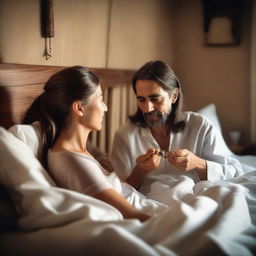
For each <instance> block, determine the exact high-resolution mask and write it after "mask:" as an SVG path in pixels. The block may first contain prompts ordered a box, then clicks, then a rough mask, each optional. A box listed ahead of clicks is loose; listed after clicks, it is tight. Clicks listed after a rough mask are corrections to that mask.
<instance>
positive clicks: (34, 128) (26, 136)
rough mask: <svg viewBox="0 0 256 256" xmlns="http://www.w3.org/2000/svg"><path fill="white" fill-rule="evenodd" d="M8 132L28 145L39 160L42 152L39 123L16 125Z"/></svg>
mask: <svg viewBox="0 0 256 256" xmlns="http://www.w3.org/2000/svg"><path fill="white" fill-rule="evenodd" d="M8 131H9V132H11V133H12V134H13V135H14V136H15V137H17V138H18V139H20V140H22V141H23V142H24V143H25V144H26V145H28V146H29V148H30V149H31V150H32V152H33V153H34V155H35V156H36V157H37V158H38V156H39V154H40V152H41V148H40V140H39V136H40V132H39V123H37V122H35V123H33V125H29V124H15V125H13V126H12V127H11V128H9V130H8Z"/></svg>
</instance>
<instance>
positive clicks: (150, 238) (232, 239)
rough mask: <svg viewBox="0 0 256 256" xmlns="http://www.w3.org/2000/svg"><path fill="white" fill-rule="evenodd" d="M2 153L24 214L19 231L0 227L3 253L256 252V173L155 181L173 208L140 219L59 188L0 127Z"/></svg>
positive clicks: (2, 168) (156, 193)
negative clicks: (219, 178)
mask: <svg viewBox="0 0 256 256" xmlns="http://www.w3.org/2000/svg"><path fill="white" fill-rule="evenodd" d="M0 152H1V154H0V182H1V184H2V185H4V186H5V187H6V188H7V189H8V190H9V192H10V193H11V195H12V198H13V200H14V201H15V203H16V207H17V209H18V210H19V213H20V214H21V217H20V219H19V226H20V230H19V231H16V232H14V231H12V232H0V255H8V256H9V255H44V256H45V255H47V256H48V255H72V256H76V255H243V256H246V255H256V226H255V225H256V171H253V172H247V173H246V174H244V175H243V176H241V177H238V178H233V179H230V180H227V181H219V182H215V183H211V182H207V181H204V182H199V183H197V184H194V182H193V181H192V180H190V179H189V178H188V177H185V176H180V177H177V178H175V177H172V179H166V184H164V185H162V184H158V183H155V184H153V186H152V188H151V191H150V193H149V196H150V197H152V198H154V199H159V200H161V201H163V200H165V201H166V202H168V204H169V205H170V207H169V208H168V209H167V210H165V211H163V212H161V213H159V214H158V215H157V216H155V217H152V218H151V219H150V220H148V221H147V222H145V223H141V222H139V221H138V220H136V219H130V220H125V219H123V217H122V215H121V214H120V212H119V211H118V210H116V209H115V208H113V207H112V206H110V205H108V204H106V203H104V202H102V201H99V200H97V199H95V198H92V197H89V196H86V195H83V194H80V193H76V192H73V191H69V190H65V189H61V188H58V187H56V185H55V184H54V182H53V181H52V180H51V178H50V177H49V175H48V174H47V172H46V171H45V170H44V168H43V167H42V166H41V164H40V163H39V161H38V160H37V159H36V158H35V157H34V153H33V152H32V151H31V149H30V148H28V146H27V145H25V144H24V143H23V142H22V141H20V140H18V139H17V138H15V137H14V136H13V135H12V134H10V133H8V132H7V131H5V130H4V129H1V128H0ZM135 197H136V195H135ZM133 200H134V202H136V203H137V204H138V206H140V205H139V204H140V203H141V200H139V198H133ZM21 230H23V231H21Z"/></svg>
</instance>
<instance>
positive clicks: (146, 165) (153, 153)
mask: <svg viewBox="0 0 256 256" xmlns="http://www.w3.org/2000/svg"><path fill="white" fill-rule="evenodd" d="M158 152H159V150H158V149H154V148H150V149H148V151H147V153H146V154H144V155H141V156H139V157H138V158H137V159H136V162H137V166H139V168H141V169H143V170H144V171H146V172H150V171H153V170H154V169H156V168H157V167H159V165H160V160H161V157H160V156H159V155H158V154H157V153H158Z"/></svg>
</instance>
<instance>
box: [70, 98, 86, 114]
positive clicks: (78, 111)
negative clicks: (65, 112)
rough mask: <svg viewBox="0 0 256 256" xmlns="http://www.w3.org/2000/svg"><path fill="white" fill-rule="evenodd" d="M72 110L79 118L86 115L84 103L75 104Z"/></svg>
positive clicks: (76, 102)
mask: <svg viewBox="0 0 256 256" xmlns="http://www.w3.org/2000/svg"><path fill="white" fill-rule="evenodd" d="M72 110H73V112H74V113H75V114H76V115H78V116H83V115H84V106H83V104H82V102H81V101H79V100H77V101H74V102H73V104H72Z"/></svg>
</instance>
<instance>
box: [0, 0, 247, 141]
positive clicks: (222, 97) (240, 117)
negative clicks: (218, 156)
mask: <svg viewBox="0 0 256 256" xmlns="http://www.w3.org/2000/svg"><path fill="white" fill-rule="evenodd" d="M39 3H40V1H39V0H22V1H19V0H0V8H1V9H0V61H1V62H5V63H25V64H43V65H75V64H81V65H85V66H90V67H109V68H127V69H137V68H138V67H140V66H141V65H143V64H144V63H145V62H146V61H148V60H151V59H162V60H164V61H166V62H167V63H168V64H170V65H171V66H172V67H173V68H174V70H175V72H176V73H177V75H178V76H179V78H180V80H181V82H182V84H183V87H184V94H185V104H186V109H191V110H198V109H199V108H201V107H203V106H204V105H206V104H208V103H211V102H214V103H215V104H216V106H217V111H218V114H219V117H220V121H221V123H222V127H223V131H224V134H225V136H226V138H228V136H227V134H228V132H229V131H230V130H233V129H235V130H241V131H242V133H243V135H244V141H245V142H246V141H248V137H249V127H250V120H249V119H250V118H249V109H250V107H249V104H250V102H249V99H250V81H249V70H250V66H249V65H250V56H249V53H250V44H249V42H250V38H249V29H250V26H249V25H250V23H249V18H250V17H249V15H247V16H246V19H245V20H244V23H243V37H242V44H241V45H239V46H236V47H218V48H216V47H206V46H204V44H203V16H202V15H203V12H202V6H201V1H200V0H190V1H187V0H140V1H138V0H54V15H55V17H54V18H55V37H54V38H53V39H52V52H53V57H52V58H50V59H49V60H48V61H46V60H45V58H44V57H43V51H44V39H43V38H41V35H40V6H39Z"/></svg>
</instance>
